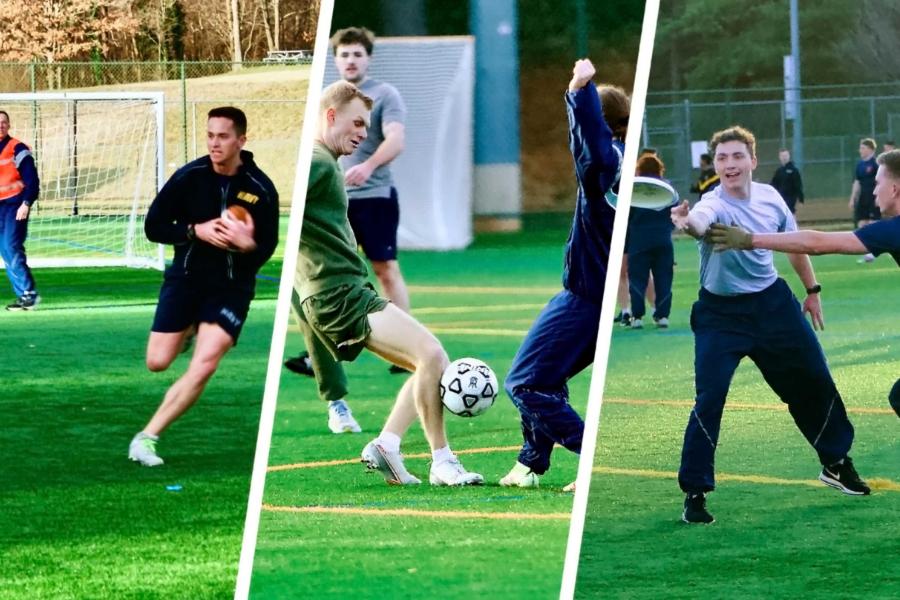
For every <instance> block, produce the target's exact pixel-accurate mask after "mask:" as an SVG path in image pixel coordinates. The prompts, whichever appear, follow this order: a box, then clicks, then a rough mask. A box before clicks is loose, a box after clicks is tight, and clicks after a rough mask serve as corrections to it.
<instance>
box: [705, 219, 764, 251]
mask: <svg viewBox="0 0 900 600" xmlns="http://www.w3.org/2000/svg"><path fill="white" fill-rule="evenodd" d="M706 240H707V241H708V242H709V243H711V244H713V246H714V247H715V250H716V252H722V251H723V250H753V234H752V233H750V232H749V231H745V230H743V229H741V228H740V227H738V226H737V225H732V226H731V227H729V226H728V225H722V224H721V223H713V224H712V225H711V226H710V228H709V231H708V232H707V233H706Z"/></svg>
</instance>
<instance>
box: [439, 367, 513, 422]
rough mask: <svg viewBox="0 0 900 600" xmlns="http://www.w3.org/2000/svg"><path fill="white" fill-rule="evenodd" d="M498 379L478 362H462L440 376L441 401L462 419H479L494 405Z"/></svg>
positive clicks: (488, 368)
mask: <svg viewBox="0 0 900 600" xmlns="http://www.w3.org/2000/svg"><path fill="white" fill-rule="evenodd" d="M498 387H499V386H498V384H497V375H495V374H494V371H493V370H492V369H491V368H490V367H489V366H487V365H486V364H484V363H483V362H482V361H480V360H478V359H477V358H460V359H457V360H454V361H453V362H452V363H450V366H448V367H447V368H446V369H445V370H444V374H443V375H441V401H442V402H443V403H444V406H446V407H447V410H449V411H450V412H452V413H453V414H454V415H459V416H460V417H477V416H478V415H480V414H482V413H484V412H485V411H486V410H487V409H489V408H490V407H491V406H493V404H494V400H495V399H496V398H497V392H498Z"/></svg>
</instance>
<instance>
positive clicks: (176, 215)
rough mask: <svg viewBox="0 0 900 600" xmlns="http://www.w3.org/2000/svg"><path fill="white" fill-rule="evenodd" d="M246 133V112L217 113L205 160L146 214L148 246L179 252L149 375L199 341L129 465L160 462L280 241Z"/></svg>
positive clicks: (154, 331) (162, 298) (175, 179)
mask: <svg viewBox="0 0 900 600" xmlns="http://www.w3.org/2000/svg"><path fill="white" fill-rule="evenodd" d="M246 131H247V118H246V116H245V115H244V113H243V112H242V111H241V110H240V109H237V108H234V107H230V106H229V107H221V108H215V109H213V110H211V111H210V112H209V118H208V121H207V138H206V145H207V148H208V149H209V154H208V155H207V156H204V157H202V158H198V159H197V160H195V161H193V162H190V163H188V164H187V165H185V166H183V167H182V168H180V169H179V170H178V171H176V172H175V174H174V175H172V177H171V178H170V179H169V181H167V182H166V184H165V186H163V188H162V190H160V192H159V194H158V195H157V196H156V198H155V199H154V200H153V203H152V204H151V205H150V209H149V211H148V212H147V218H146V221H145V227H144V229H145V232H146V234H147V238H148V239H149V240H150V241H151V242H157V243H160V244H171V245H173V246H174V247H175V254H174V258H173V260H172V264H171V265H170V266H169V267H168V268H167V269H166V273H165V279H164V282H163V285H162V289H161V290H160V293H159V304H158V305H157V307H156V316H155V317H154V319H153V326H152V328H151V331H150V339H149V341H148V343H147V368H148V369H150V370H151V371H154V372H157V371H164V370H166V369H167V368H168V367H169V365H171V364H172V362H173V361H174V360H175V357H176V356H178V354H179V353H180V352H182V351H183V350H185V349H186V346H187V345H188V344H189V342H190V341H191V340H192V338H193V337H194V336H196V339H195V347H194V353H193V356H192V357H191V362H190V365H189V366H188V370H187V372H186V373H185V374H184V375H182V376H181V378H180V379H178V381H176V382H175V383H174V384H173V385H172V386H171V387H170V388H169V390H168V391H167V392H166V395H165V397H164V399H163V401H162V404H160V406H159V408H158V409H157V410H156V412H155V413H154V415H153V417H152V418H151V419H150V421H149V422H148V423H147V425H146V426H145V427H144V429H143V430H141V431H140V432H139V433H138V434H137V435H135V436H134V439H133V440H132V441H131V444H130V445H129V448H128V457H129V458H130V459H131V460H133V461H136V462H139V463H141V464H142V465H144V466H148V467H154V466H157V465H161V464H163V459H162V458H160V457H159V456H158V455H157V453H156V442H157V440H158V439H159V435H160V434H161V433H162V432H163V431H164V430H165V429H166V428H167V427H168V426H169V425H171V424H172V423H173V422H174V421H175V420H176V419H177V418H178V417H180V416H181V415H182V414H183V413H184V412H185V411H187V410H188V409H189V408H190V407H191V406H192V405H193V404H194V402H196V401H197V399H198V398H199V397H200V394H201V393H202V392H203V389H204V388H205V387H206V384H207V382H208V381H209V379H210V378H211V377H212V376H213V374H214V373H215V372H216V369H217V367H218V365H219V362H220V361H221V360H222V358H223V357H224V356H225V354H226V353H227V352H228V350H229V349H231V347H232V346H234V345H235V344H236V343H237V340H238V337H239V335H240V332H241V328H242V327H243V325H244V321H245V319H246V318H247V312H248V311H249V309H250V301H251V300H252V299H253V295H254V291H255V287H256V274H257V272H258V271H259V269H260V268H261V267H262V266H263V265H264V264H265V262H266V261H267V260H269V258H270V257H271V256H272V253H273V252H274V251H275V246H276V245H277V243H278V192H277V191H276V190H275V186H274V185H273V184H272V182H271V180H270V179H269V178H268V177H267V176H266V174H265V173H263V172H262V171H261V170H260V168H259V167H257V166H256V163H254V162H253V154H251V153H250V152H247V151H245V150H243V146H244V144H245V142H246V140H247V138H246ZM244 215H249V218H246V217H245V216H244Z"/></svg>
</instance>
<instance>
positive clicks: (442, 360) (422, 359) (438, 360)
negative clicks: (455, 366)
mask: <svg viewBox="0 0 900 600" xmlns="http://www.w3.org/2000/svg"><path fill="white" fill-rule="evenodd" d="M449 364H450V358H449V357H448V356H447V352H446V351H445V350H444V347H443V346H441V343H440V342H438V341H437V340H432V341H431V342H430V343H429V344H428V346H427V347H425V348H424V349H423V351H422V353H421V354H420V356H419V365H418V366H419V368H421V369H428V370H429V371H432V372H433V373H435V374H436V376H437V377H440V376H441V374H443V372H444V369H446V368H447V366H448V365H449Z"/></svg>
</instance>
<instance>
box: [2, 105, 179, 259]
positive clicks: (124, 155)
mask: <svg viewBox="0 0 900 600" xmlns="http://www.w3.org/2000/svg"><path fill="white" fill-rule="evenodd" d="M163 102H164V100H163V94H162V93H140V94H121V93H112V94H109V93H33V94H0V109H2V110H5V111H6V112H8V113H9V116H10V135H11V136H12V137H14V138H16V139H18V140H19V141H21V142H24V143H25V144H27V145H28V146H30V147H31V151H32V154H33V155H34V160H35V166H36V168H37V172H38V177H39V178H40V188H41V191H40V195H39V196H38V200H37V203H36V204H35V205H34V206H33V207H32V210H31V216H30V218H29V222H28V238H27V240H26V242H25V250H26V253H27V255H28V264H29V265H30V266H33V267H41V266H60V267H64V266H117V265H118V266H131V267H152V268H158V269H161V268H163V266H164V265H163V250H162V246H160V245H158V244H153V243H151V242H149V241H148V240H147V239H146V237H145V236H144V217H145V215H146V214H147V208H148V207H149V205H150V202H151V201H152V200H153V198H154V197H155V195H156V193H157V191H158V190H159V188H160V186H161V185H162V183H163V181H164V171H163V169H164V162H163V156H164V154H163V150H164V148H163V144H164V142H163V140H164V121H163V118H164V117H163V114H164V110H163V108H164V104H163Z"/></svg>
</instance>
